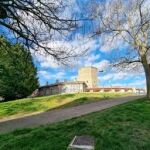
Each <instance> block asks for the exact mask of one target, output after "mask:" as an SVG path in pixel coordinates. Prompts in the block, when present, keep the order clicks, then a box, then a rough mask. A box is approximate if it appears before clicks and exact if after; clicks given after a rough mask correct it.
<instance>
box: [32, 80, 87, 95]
mask: <svg viewBox="0 0 150 150" xmlns="http://www.w3.org/2000/svg"><path fill="white" fill-rule="evenodd" d="M86 88H87V86H86V84H85V83H84V82H81V81H75V82H59V83H55V84H50V85H45V86H41V87H40V88H39V89H37V90H36V91H35V92H34V93H33V95H32V96H45V95H55V94H61V93H78V92H86Z"/></svg>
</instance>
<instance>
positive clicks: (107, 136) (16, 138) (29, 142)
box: [0, 99, 150, 150]
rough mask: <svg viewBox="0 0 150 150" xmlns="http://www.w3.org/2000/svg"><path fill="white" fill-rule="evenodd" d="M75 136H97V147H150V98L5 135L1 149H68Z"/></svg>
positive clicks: (122, 149) (118, 149) (125, 149)
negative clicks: (149, 99)
mask: <svg viewBox="0 0 150 150" xmlns="http://www.w3.org/2000/svg"><path fill="white" fill-rule="evenodd" d="M75 135H91V136H93V137H94V139H95V146H96V150H150V101H148V100H146V99H141V100H137V101H134V102H130V103H127V104H123V105H120V106H115V107H113V108H110V109H107V110H104V111H101V112H96V113H92V114H89V115H86V116H82V117H79V118H75V119H71V120H67V121H63V122H60V123H55V124H51V125H46V126H40V127H37V128H33V129H22V130H17V131H14V132H12V133H8V134H3V135H0V143H1V144H0V150H46V149H48V150H66V147H67V146H68V144H69V143H70V141H71V140H72V139H73V137H74V136H75Z"/></svg>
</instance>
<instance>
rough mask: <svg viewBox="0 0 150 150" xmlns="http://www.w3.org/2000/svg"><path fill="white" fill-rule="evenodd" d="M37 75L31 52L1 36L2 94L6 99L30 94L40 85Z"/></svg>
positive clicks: (0, 77) (0, 84)
mask: <svg viewBox="0 0 150 150" xmlns="http://www.w3.org/2000/svg"><path fill="white" fill-rule="evenodd" d="M36 75H37V71H36V68H35V67H34V64H33V61H32V57H31V54H30V53H29V52H28V51H27V50H26V49H24V48H23V46H21V45H19V44H15V45H12V44H10V43H9V42H8V41H6V40H5V39H4V38H2V37H0V96H2V97H4V98H5V100H12V99H18V98H24V97H26V96H29V95H30V94H31V93H32V92H33V90H35V89H36V88H37V87H38V79H37V76H36Z"/></svg>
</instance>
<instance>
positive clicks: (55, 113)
mask: <svg viewBox="0 0 150 150" xmlns="http://www.w3.org/2000/svg"><path fill="white" fill-rule="evenodd" d="M141 97H143V96H129V97H119V98H114V99H110V100H103V101H99V102H94V103H90V104H84V105H80V106H75V107H72V108H64V109H55V110H51V111H47V112H44V113H41V114H37V115H32V116H28V117H24V118H19V119H13V120H9V121H4V122H0V133H6V132H10V131H13V130H15V129H19V128H27V127H36V126H39V125H44V124H48V123H54V122H58V121H63V120H66V119H71V118H74V117H78V116H81V115H85V114H88V113H92V112H96V111H100V110H103V109H106V108H110V107H112V106H116V105H119V104H123V103H126V102H129V101H133V100H135V99H139V98H141Z"/></svg>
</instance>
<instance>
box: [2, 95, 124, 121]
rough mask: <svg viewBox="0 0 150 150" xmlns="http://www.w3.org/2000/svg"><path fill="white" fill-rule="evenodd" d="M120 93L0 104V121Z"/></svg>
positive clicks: (41, 98) (30, 99) (44, 98)
mask: <svg viewBox="0 0 150 150" xmlns="http://www.w3.org/2000/svg"><path fill="white" fill-rule="evenodd" d="M122 95H125V94H122V93H78V94H62V95H55V96H45V97H37V98H26V99H21V100H15V101H9V102H2V103H0V119H6V118H15V117H19V116H24V115H28V114H33V113H38V112H44V111H47V110H50V109H54V108H58V107H71V106H76V105H80V104H84V103H90V102H94V101H98V100H102V99H108V98H111V97H118V96H122Z"/></svg>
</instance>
